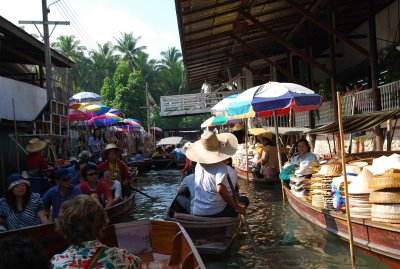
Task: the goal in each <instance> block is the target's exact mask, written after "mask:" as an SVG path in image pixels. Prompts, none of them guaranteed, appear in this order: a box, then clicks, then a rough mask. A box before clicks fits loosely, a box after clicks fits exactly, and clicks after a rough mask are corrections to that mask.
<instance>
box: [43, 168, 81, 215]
mask: <svg viewBox="0 0 400 269" xmlns="http://www.w3.org/2000/svg"><path fill="white" fill-rule="evenodd" d="M54 177H55V181H56V183H57V185H56V186H54V187H52V188H50V189H49V190H48V191H47V192H46V193H45V194H44V195H43V203H44V207H45V209H46V210H48V211H49V210H50V208H52V213H51V216H52V219H53V220H54V219H55V218H57V217H58V214H59V212H60V207H61V205H62V204H63V203H64V202H65V201H67V200H71V199H72V198H74V197H75V196H77V195H79V194H82V191H81V189H80V188H79V187H78V186H74V185H72V183H71V181H72V175H71V174H70V173H69V172H68V169H66V168H59V169H57V170H56V171H55V172H54Z"/></svg>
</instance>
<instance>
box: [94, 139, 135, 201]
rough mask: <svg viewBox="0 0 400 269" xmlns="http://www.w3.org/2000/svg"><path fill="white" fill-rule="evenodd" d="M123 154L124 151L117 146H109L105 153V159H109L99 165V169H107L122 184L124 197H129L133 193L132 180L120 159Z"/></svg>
mask: <svg viewBox="0 0 400 269" xmlns="http://www.w3.org/2000/svg"><path fill="white" fill-rule="evenodd" d="M121 154H122V149H120V148H119V147H117V146H116V145H115V144H108V145H107V146H106V149H105V150H104V151H103V158H107V159H106V160H105V161H102V162H101V163H99V164H98V165H97V169H99V170H102V169H107V170H110V172H111V173H112V174H113V176H114V177H115V178H116V179H117V180H118V181H119V182H121V184H122V195H123V196H125V197H126V196H129V195H130V193H131V191H130V190H131V188H130V183H131V178H130V175H129V171H128V167H127V166H126V165H125V163H124V162H122V161H121V160H119V159H118V157H119V156H120V155H121Z"/></svg>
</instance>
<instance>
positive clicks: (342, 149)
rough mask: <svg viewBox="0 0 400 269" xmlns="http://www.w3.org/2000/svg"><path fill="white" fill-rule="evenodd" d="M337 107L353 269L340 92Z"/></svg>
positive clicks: (351, 256) (351, 255) (352, 256)
mask: <svg viewBox="0 0 400 269" xmlns="http://www.w3.org/2000/svg"><path fill="white" fill-rule="evenodd" d="M337 105H338V123H339V132H340V146H341V151H340V153H341V157H342V167H343V178H344V193H345V203H346V217H347V229H348V231H349V243H350V258H351V265H352V266H353V268H354V267H355V264H356V259H355V256H354V246H353V230H352V227H351V218H350V206H349V192H348V185H347V175H346V156H345V150H344V132H343V122H342V97H341V96H340V92H337Z"/></svg>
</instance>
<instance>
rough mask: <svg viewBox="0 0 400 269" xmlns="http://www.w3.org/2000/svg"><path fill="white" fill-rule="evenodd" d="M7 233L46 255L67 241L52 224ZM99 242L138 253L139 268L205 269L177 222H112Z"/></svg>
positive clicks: (2, 235)
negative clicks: (32, 243)
mask: <svg viewBox="0 0 400 269" xmlns="http://www.w3.org/2000/svg"><path fill="white" fill-rule="evenodd" d="M9 236H17V237H22V238H31V239H33V240H35V241H36V242H38V244H39V245H40V246H41V247H42V248H43V249H44V250H45V251H46V253H47V254H48V257H49V258H50V257H52V256H53V255H54V254H57V253H61V252H63V251H64V250H65V249H66V248H67V247H68V244H67V242H66V240H65V239H64V238H63V237H62V236H61V234H59V233H58V232H56V231H55V226H54V224H47V225H39V226H33V227H30V228H26V229H20V230H15V231H10V232H5V233H0V239H2V238H5V237H9ZM100 241H101V242H102V243H103V244H105V245H107V246H110V247H119V248H123V249H126V250H128V251H129V252H130V253H132V254H135V255H137V256H138V257H140V258H141V260H142V268H188V269H205V268H206V267H205V265H204V263H203V261H202V260H201V257H200V255H199V253H198V251H197V250H196V247H195V246H194V245H193V242H192V241H191V240H190V237H189V235H188V234H187V233H186V231H185V229H184V228H183V227H182V226H181V225H180V224H179V223H175V222H169V221H161V220H144V221H135V222H126V223H119V224H113V225H110V226H108V227H107V228H106V230H105V231H104V233H103V238H100Z"/></svg>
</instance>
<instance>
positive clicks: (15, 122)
mask: <svg viewBox="0 0 400 269" xmlns="http://www.w3.org/2000/svg"><path fill="white" fill-rule="evenodd" d="M12 104H13V114H14V132H15V144H16V152H15V153H16V156H17V168H18V173H21V170H20V168H19V149H18V132H17V120H16V118H15V103H14V98H12Z"/></svg>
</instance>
